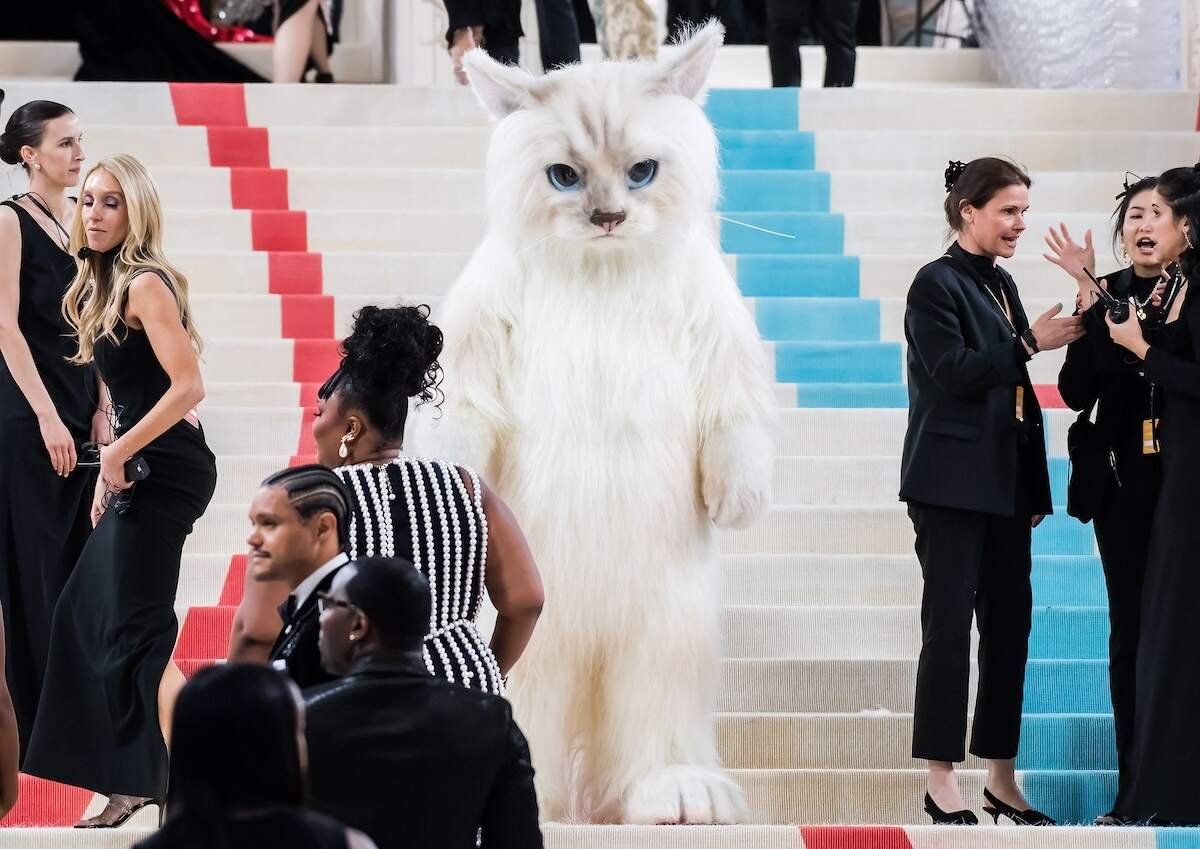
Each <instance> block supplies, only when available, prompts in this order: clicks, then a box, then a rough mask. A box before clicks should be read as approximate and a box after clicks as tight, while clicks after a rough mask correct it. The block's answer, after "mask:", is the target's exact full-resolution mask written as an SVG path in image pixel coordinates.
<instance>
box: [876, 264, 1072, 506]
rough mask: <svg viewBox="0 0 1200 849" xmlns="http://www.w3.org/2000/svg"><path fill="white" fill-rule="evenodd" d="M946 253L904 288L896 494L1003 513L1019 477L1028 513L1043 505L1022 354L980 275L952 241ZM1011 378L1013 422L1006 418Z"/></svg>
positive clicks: (1038, 444) (1011, 286)
mask: <svg viewBox="0 0 1200 849" xmlns="http://www.w3.org/2000/svg"><path fill="white" fill-rule="evenodd" d="M948 254H949V255H950V257H954V258H953V259H951V258H950V257H942V258H939V259H937V260H934V261H933V262H931V263H929V264H928V265H926V266H925V267H924V268H922V269H921V270H920V271H918V272H917V276H916V278H915V279H914V280H913V283H912V286H911V287H910V288H909V290H908V309H907V311H906V312H905V316H904V337H905V339H906V341H907V342H908V401H909V406H908V431H907V433H905V435H904V450H903V456H902V459H901V468H900V498H901V500H903V501H917V502H922V503H925V504H934V505H938V506H942V507H957V508H960V509H964V510H976V511H979V512H983V513H994V514H998V515H1002V516H1013V515H1015V513H1016V503H1017V486H1018V485H1020V486H1021V487H1022V488H1023V491H1024V498H1023V499H1022V503H1023V504H1025V505H1026V506H1027V507H1028V508H1029V509H1030V510H1031V512H1032V513H1049V512H1051V507H1050V479H1049V474H1048V472H1047V469H1046V445H1045V434H1044V429H1043V425H1042V410H1041V407H1040V406H1039V405H1038V401H1037V397H1036V396H1035V395H1034V392H1033V386H1032V384H1031V383H1030V381H1029V372H1028V370H1027V369H1026V367H1025V363H1026V362H1027V361H1028V359H1029V356H1028V354H1027V353H1026V351H1025V348H1024V346H1023V345H1022V344H1021V341H1020V339H1019V337H1018V336H1017V334H1016V333H1014V332H1013V328H1011V327H1010V326H1009V324H1008V321H1007V320H1006V319H1005V317H1004V313H1003V312H1002V311H1001V310H1000V307H999V306H998V305H997V304H996V302H995V301H994V300H993V299H992V296H991V295H989V294H988V292H987V290H986V289H985V287H984V283H983V280H982V278H980V277H978V276H977V275H976V274H973V273H971V269H972V267H971V265H970V256H969V255H967V254H966V252H965V251H963V250H962V249H961V248H959V247H958V245H957V244H954V245H951V246H950V249H949V251H948ZM998 270H999V273H1000V275H1001V278H1002V279H1003V281H1004V283H1005V285H1006V289H1007V294H1008V297H1009V300H1010V307H1011V309H1012V312H1013V318H1014V324H1015V325H1016V328H1017V330H1018V331H1020V330H1023V329H1024V328H1026V327H1028V324H1029V322H1028V319H1027V318H1026V316H1025V311H1024V309H1023V308H1022V306H1021V302H1020V299H1019V297H1017V287H1016V284H1015V283H1014V282H1013V279H1012V277H1010V276H1009V275H1008V272H1006V271H1004V270H1003V269H998ZM1018 386H1023V387H1024V421H1023V422H1021V421H1018V420H1017V417H1016V388H1017V387H1018ZM1022 446H1024V447H1023V448H1022ZM1022 461H1024V462H1022Z"/></svg>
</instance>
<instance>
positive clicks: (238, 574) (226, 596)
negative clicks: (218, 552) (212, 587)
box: [217, 554, 246, 607]
mask: <svg viewBox="0 0 1200 849" xmlns="http://www.w3.org/2000/svg"><path fill="white" fill-rule="evenodd" d="M245 581H246V555H244V554H235V555H233V557H231V558H230V559H229V571H228V572H227V573H225V584H224V585H223V586H222V587H221V600H220V601H218V602H217V604H219V605H221V606H225V607H228V606H233V607H237V606H238V605H239V604H241V603H242V590H243V589H245Z"/></svg>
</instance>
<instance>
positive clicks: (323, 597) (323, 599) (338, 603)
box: [317, 593, 358, 613]
mask: <svg viewBox="0 0 1200 849" xmlns="http://www.w3.org/2000/svg"><path fill="white" fill-rule="evenodd" d="M331 607H345V608H353V609H355V610H357V609H358V608H356V607H355V606H354V605H353V604H351V603H350V602H348V601H346V600H344V599H340V598H334V597H333V596H331V595H330V594H329V593H317V613H324V612H325V611H326V610H328V609H329V608H331Z"/></svg>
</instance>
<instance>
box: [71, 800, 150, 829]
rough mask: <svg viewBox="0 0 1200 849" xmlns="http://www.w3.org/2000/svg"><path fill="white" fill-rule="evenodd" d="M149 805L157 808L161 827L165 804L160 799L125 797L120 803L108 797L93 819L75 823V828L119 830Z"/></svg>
mask: <svg viewBox="0 0 1200 849" xmlns="http://www.w3.org/2000/svg"><path fill="white" fill-rule="evenodd" d="M150 805H156V806H157V807H158V824H159V826H160V827H161V826H162V823H163V810H164V808H165V807H166V803H165V802H163V801H162V800H161V799H142V798H137V797H131V796H125V797H121V800H120V801H117V800H114V799H113V798H112V797H109V800H108V804H107V805H105V806H104V810H103V811H101V812H100V813H99V814H97V815H96V816H94V817H91V818H89V819H86V820H80V821H79V822H77V823H75V828H120V827H121V826H123V825H124V824H125V823H126V822H128V820H129V818H130V817H132V816H133V815H134V814H136V813H137V812H138V811H140V810H141V809H142V808H145V807H148V806H150Z"/></svg>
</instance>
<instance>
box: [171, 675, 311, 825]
mask: <svg viewBox="0 0 1200 849" xmlns="http://www.w3.org/2000/svg"><path fill="white" fill-rule="evenodd" d="M173 717H174V724H173V726H172V735H171V764H170V784H169V791H168V792H169V794H170V798H171V805H170V807H169V808H168V809H167V814H168V815H167V823H166V830H168V831H169V832H170V833H171V835H172V838H173V839H172V840H169V841H164V843H165V844H167V845H171V846H180V847H188V849H190V847H193V846H194V847H201V846H203V847H221V846H227V845H229V840H228V835H227V832H226V830H225V827H224V824H225V823H226V822H227V821H228V820H229V819H230V818H232V817H233V816H236V815H237V813H238V812H239V811H240V810H244V809H251V810H253V809H259V808H263V809H270V808H276V807H300V806H303V805H304V804H305V803H306V801H307V791H306V781H305V776H304V771H303V769H302V767H301V758H300V743H299V737H298V731H299V729H300V705H299V704H298V694H297V692H296V690H295V689H294V688H293V685H292V684H291V683H290V681H289V679H288V678H286V677H285V676H284V675H282V674H281V673H279V672H277V671H276V670H274V669H271V668H270V667H267V666H260V665H259V664H250V663H226V664H222V665H220V666H210V667H207V668H205V669H202V670H200V671H199V672H197V673H196V674H195V675H194V676H193V677H192V680H191V681H189V682H188V683H187V684H186V685H185V686H184V688H183V689H182V690H181V691H180V693H179V698H178V699H177V700H176V702H175V711H174V714H173Z"/></svg>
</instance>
